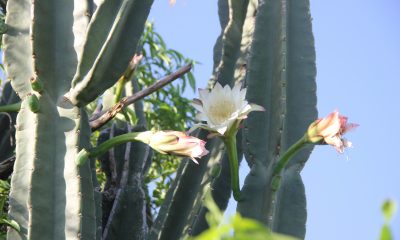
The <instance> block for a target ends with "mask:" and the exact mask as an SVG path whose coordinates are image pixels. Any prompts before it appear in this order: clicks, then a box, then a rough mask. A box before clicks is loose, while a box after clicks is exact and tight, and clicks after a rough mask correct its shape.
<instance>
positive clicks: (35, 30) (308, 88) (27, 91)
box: [0, 0, 317, 240]
mask: <svg viewBox="0 0 400 240" xmlns="http://www.w3.org/2000/svg"><path fill="white" fill-rule="evenodd" d="M152 3H153V0H104V1H102V2H101V3H100V4H99V5H98V6H96V5H95V4H94V2H93V1H92V0H74V1H71V0H61V1H57V2H55V1H52V0H44V1H43V0H42V1H38V0H33V1H30V0H8V3H7V16H6V27H7V29H6V33H5V34H4V35H3V48H4V65H5V69H6V74H7V78H8V80H9V81H10V83H11V85H12V88H13V90H12V89H11V87H10V85H9V84H7V85H6V86H5V87H4V90H3V93H2V99H1V102H0V108H1V105H8V106H10V104H14V103H17V102H19V99H21V103H20V105H19V104H18V105H15V106H16V107H15V108H16V109H17V110H18V115H17V117H16V120H15V121H16V126H15V141H9V139H10V137H12V136H13V131H14V129H13V127H12V126H10V125H9V119H8V117H10V118H11V119H13V118H15V115H16V114H15V113H12V114H8V115H0V130H1V131H5V133H6V134H1V136H0V156H1V157H2V159H5V158H6V157H11V156H12V155H13V151H14V147H15V156H16V160H15V166H14V171H13V174H12V179H11V193H10V196H9V218H10V219H11V220H15V221H16V222H17V223H18V224H19V226H20V231H17V230H16V229H14V228H9V230H8V239H166V240H168V239H180V238H184V237H187V236H193V235H198V234H199V233H201V232H202V231H204V230H205V229H207V228H208V225H207V222H206V213H207V211H208V210H207V208H206V207H205V206H204V202H203V200H204V196H205V194H206V193H207V192H208V191H210V190H211V194H212V197H213V198H214V200H215V201H216V203H217V205H218V207H219V208H220V209H222V210H224V209H226V207H227V204H228V201H229V199H230V196H231V192H232V191H231V181H230V179H231V178H232V176H231V174H232V172H231V171H230V165H229V161H228V160H229V154H228V153H227V152H226V151H225V146H224V142H223V141H221V140H220V139H218V138H213V139H207V135H208V132H207V131H206V130H203V129H201V130H199V131H196V136H197V137H199V138H201V139H204V140H207V144H206V148H207V149H208V150H209V151H210V153H209V154H208V155H207V156H205V157H203V158H202V159H201V161H199V165H196V164H194V163H192V162H191V161H190V159H186V160H183V161H182V162H181V164H180V166H179V168H178V169H177V172H176V176H175V179H174V181H173V182H172V183H171V186H170V188H169V190H168V192H167V194H166V196H165V199H164V201H163V203H162V205H161V206H160V209H159V211H158V214H157V216H156V217H155V218H154V219H153V217H152V216H151V214H149V212H150V211H149V208H148V201H147V199H146V193H145V190H146V187H145V186H144V184H145V183H144V179H145V177H146V175H147V174H148V169H149V166H150V164H151V156H152V153H151V151H150V149H149V147H148V146H147V145H144V144H142V143H136V142H135V143H127V144H124V145H120V146H117V147H115V148H114V149H112V150H111V151H109V152H108V153H106V154H105V155H102V156H100V157H99V160H101V164H102V170H103V171H104V172H105V174H106V179H107V180H106V184H105V186H104V189H103V191H101V189H100V186H99V184H98V182H97V178H96V163H95V160H96V159H90V161H86V162H82V163H81V164H77V163H76V160H77V159H78V157H79V152H80V151H81V149H91V148H92V146H91V134H92V130H93V127H92V128H91V125H90V120H89V119H90V118H94V117H93V116H91V117H89V116H88V111H87V109H88V105H90V103H91V102H93V101H95V100H96V99H97V98H98V97H99V96H101V95H102V94H103V93H104V91H106V90H107V89H109V88H110V87H111V86H113V85H114V84H116V83H117V82H119V81H118V80H119V79H120V77H121V76H122V75H124V71H125V69H126V67H127V66H128V65H129V61H130V60H131V59H132V57H133V56H134V55H135V53H136V52H137V46H138V43H139V39H140V37H141V36H142V33H143V29H144V26H145V22H146V19H147V17H148V14H149V11H150V8H151V5H152ZM218 7H219V11H218V13H219V19H220V25H221V34H220V36H219V37H218V39H217V41H216V44H215V47H214V70H213V74H212V77H211V79H210V81H209V88H212V87H213V86H214V85H215V84H216V83H217V82H218V83H219V84H221V85H229V86H231V87H233V86H234V85H235V84H241V85H242V86H243V87H246V88H247V95H246V99H247V100H248V101H249V102H251V103H255V104H258V105H260V106H262V107H264V108H265V109H266V111H265V112H260V113H257V114H251V115H249V117H248V118H247V119H246V120H245V121H244V124H243V125H244V126H243V128H241V129H240V131H239V132H238V133H237V135H236V151H237V156H238V163H240V162H241V160H242V158H243V156H244V159H245V162H246V163H247V164H248V165H249V166H250V168H251V171H250V173H249V174H248V175H247V177H246V179H245V184H244V186H243V189H242V191H241V193H242V197H241V198H240V199H239V202H238V208H237V211H238V212H239V213H240V214H241V215H242V216H244V217H249V218H253V219H255V220H258V221H260V222H262V223H264V224H265V225H266V226H268V227H269V228H270V229H271V230H272V231H275V232H279V233H284V234H288V235H292V236H295V237H297V238H300V239H302V238H304V236H305V223H306V199H305V192H304V186H303V183H302V179H301V176H300V171H301V169H302V168H303V166H304V164H305V162H306V161H307V159H308V157H309V154H310V152H311V147H308V148H305V149H303V150H302V151H300V152H299V154H297V155H296V156H295V157H294V159H293V160H292V161H291V162H290V163H289V164H288V165H287V166H286V167H285V168H284V169H283V171H282V173H281V174H280V176H279V177H280V178H279V187H273V186H272V185H274V184H273V181H274V177H275V175H274V174H275V173H274V167H275V166H276V163H277V161H278V160H279V158H280V157H281V156H282V155H283V153H284V152H285V151H286V150H287V149H288V148H289V147H290V146H291V145H292V144H293V143H295V141H296V140H298V139H299V138H300V137H301V136H302V135H303V134H304V131H305V130H306V129H307V126H308V124H310V123H311V122H312V121H313V120H314V119H316V116H317V110H316V84H315V75H316V69H315V50H314V39H313V35H312V29H311V17H310V12H309V11H310V7H309V0H268V1H267V0H259V1H257V0H219V1H218ZM134 84H136V87H134V88H137V84H138V82H136V81H134ZM142 108H143V106H142V105H141V104H140V103H137V104H135V108H134V109H131V111H134V112H135V114H136V116H137V118H138V121H137V122H136V123H137V125H136V126H134V127H131V125H129V124H122V125H121V124H112V126H111V127H109V128H106V129H102V131H101V134H100V136H99V138H98V144H101V143H102V142H104V141H106V140H108V139H110V138H113V137H115V136H118V135H121V134H125V133H128V132H132V131H143V130H145V128H146V125H147V124H146V121H145V119H144V115H143V109H142ZM0 110H1V109H0ZM2 111H7V109H5V110H2ZM126 115H127V116H126V117H128V118H129V111H127V113H126ZM92 138H93V136H92ZM3 156H6V157H4V158H3ZM243 162H244V161H243Z"/></svg>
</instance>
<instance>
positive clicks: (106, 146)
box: [75, 131, 153, 165]
mask: <svg viewBox="0 0 400 240" xmlns="http://www.w3.org/2000/svg"><path fill="white" fill-rule="evenodd" d="M152 134H153V132H152V131H146V132H131V133H126V134H122V135H119V136H116V137H113V138H111V139H109V140H107V141H105V142H103V143H102V144H100V145H99V146H97V147H95V148H93V149H91V150H90V151H88V150H86V149H84V148H83V149H82V150H81V151H80V152H79V154H78V156H77V159H76V160H75V162H76V163H77V164H78V165H83V164H84V163H85V162H86V161H87V159H88V158H96V157H98V156H100V155H102V154H104V153H106V152H107V151H108V150H110V149H111V148H113V147H115V146H116V145H119V144H123V143H127V142H133V141H139V142H143V143H145V144H149V135H152Z"/></svg>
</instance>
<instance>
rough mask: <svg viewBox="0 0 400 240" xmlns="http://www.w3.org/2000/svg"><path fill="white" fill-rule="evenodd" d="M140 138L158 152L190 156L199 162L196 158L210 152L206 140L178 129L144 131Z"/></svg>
mask: <svg viewBox="0 0 400 240" xmlns="http://www.w3.org/2000/svg"><path fill="white" fill-rule="evenodd" d="M138 139H140V140H141V141H142V142H144V143H146V144H148V145H149V146H150V147H152V148H153V149H154V150H156V151H157V152H160V153H162V154H172V155H178V156H187V157H190V158H191V159H192V160H193V162H195V163H196V164H198V162H197V160H196V158H201V157H202V156H205V155H207V154H208V151H207V149H206V148H205V144H206V142H205V141H203V140H201V139H198V138H196V137H191V136H188V135H186V133H183V132H178V131H157V132H153V131H147V132H143V134H141V135H140V136H139V137H138Z"/></svg>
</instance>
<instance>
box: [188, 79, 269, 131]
mask: <svg viewBox="0 0 400 240" xmlns="http://www.w3.org/2000/svg"><path fill="white" fill-rule="evenodd" d="M240 87H241V84H240V83H239V84H235V86H234V87H233V89H231V88H230V87H229V86H228V85H226V86H225V87H222V86H221V84H219V83H216V84H215V86H214V88H213V89H212V90H211V91H209V90H207V89H199V95H200V99H194V100H193V102H192V105H193V107H195V108H196V109H197V110H198V111H199V113H198V114H197V116H196V118H197V120H199V121H206V122H207V124H202V123H199V124H195V125H194V126H193V128H192V129H191V131H192V130H194V129H196V128H205V129H208V130H210V131H212V132H214V133H217V134H216V135H224V134H225V133H226V132H230V131H229V130H230V129H231V127H235V128H237V127H238V126H239V123H240V122H241V121H242V120H243V119H245V118H247V115H248V114H249V113H250V112H252V111H265V109H264V108H263V107H262V106H259V105H256V104H251V103H250V104H249V103H248V102H247V101H246V99H245V97H246V89H245V88H244V89H240Z"/></svg>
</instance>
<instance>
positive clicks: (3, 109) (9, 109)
mask: <svg viewBox="0 0 400 240" xmlns="http://www.w3.org/2000/svg"><path fill="white" fill-rule="evenodd" d="M20 108H21V102H17V103H13V104H9V105H3V106H0V112H18V111H19V109H20Z"/></svg>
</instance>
